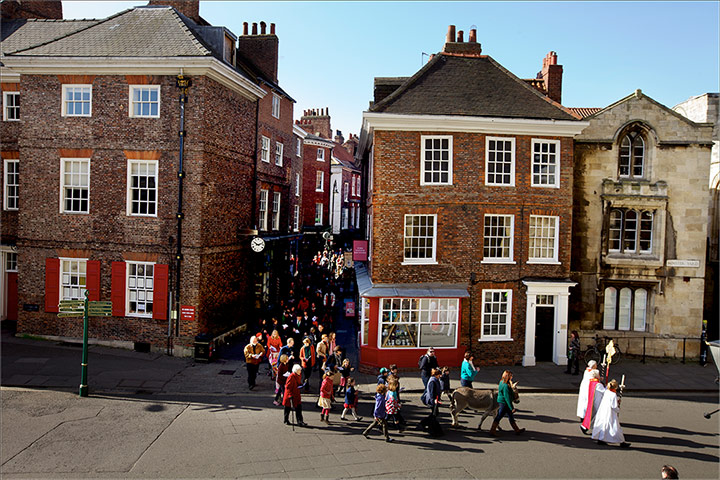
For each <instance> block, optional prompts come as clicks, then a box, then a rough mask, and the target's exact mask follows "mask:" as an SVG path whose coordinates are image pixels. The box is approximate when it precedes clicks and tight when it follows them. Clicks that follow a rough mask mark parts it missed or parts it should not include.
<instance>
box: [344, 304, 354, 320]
mask: <svg viewBox="0 0 720 480" xmlns="http://www.w3.org/2000/svg"><path fill="white" fill-rule="evenodd" d="M345 316H346V317H354V316H355V302H345Z"/></svg>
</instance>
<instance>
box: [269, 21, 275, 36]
mask: <svg viewBox="0 0 720 480" xmlns="http://www.w3.org/2000/svg"><path fill="white" fill-rule="evenodd" d="M270 35H275V24H274V23H271V24H270Z"/></svg>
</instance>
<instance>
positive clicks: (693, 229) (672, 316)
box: [570, 90, 713, 357]
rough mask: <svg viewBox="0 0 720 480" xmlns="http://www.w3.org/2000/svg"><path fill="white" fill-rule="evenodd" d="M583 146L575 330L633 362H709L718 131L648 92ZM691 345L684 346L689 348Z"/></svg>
mask: <svg viewBox="0 0 720 480" xmlns="http://www.w3.org/2000/svg"><path fill="white" fill-rule="evenodd" d="M584 113H588V114H589V115H587V116H586V120H587V121H589V123H590V124H589V125H588V126H587V127H586V128H585V129H584V130H583V131H582V133H581V134H579V135H577V136H576V137H575V171H574V176H575V180H574V208H573V216H572V217H573V254H572V278H573V279H574V280H575V281H576V282H577V283H578V286H577V287H576V288H575V289H574V290H575V291H574V294H573V295H572V297H571V299H572V302H571V321H570V326H571V328H575V329H577V330H579V331H580V334H581V338H582V339H583V340H584V341H589V340H591V338H592V337H593V336H594V335H595V334H599V335H600V336H609V337H612V338H613V339H614V340H615V343H616V344H618V345H619V346H620V348H621V349H622V351H624V352H626V353H632V354H638V355H639V354H643V350H644V351H645V353H646V354H648V355H652V356H661V357H662V356H671V357H672V356H675V357H681V356H682V355H683V352H685V354H687V355H689V356H697V355H698V353H699V349H698V348H699V342H698V339H699V338H700V332H701V328H702V319H703V316H702V315H703V295H702V292H703V288H704V278H705V253H706V238H707V223H708V204H709V199H710V195H709V193H708V176H709V170H710V158H711V153H710V152H711V148H712V145H713V141H712V125H711V124H696V123H694V122H692V121H690V120H688V119H687V118H686V117H683V116H682V115H680V114H678V113H676V112H674V111H672V110H670V109H669V108H667V107H666V106H664V105H662V104H660V103H658V102H656V101H655V100H653V99H652V98H650V97H648V96H646V95H644V94H643V93H642V92H641V91H640V90H637V91H636V92H635V93H633V94H631V95H628V96H627V97H625V98H623V99H621V100H619V101H617V102H615V103H613V104H612V105H610V106H608V107H605V108H603V109H585V112H584ZM686 338H687V339H689V341H684V339H686Z"/></svg>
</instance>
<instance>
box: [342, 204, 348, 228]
mask: <svg viewBox="0 0 720 480" xmlns="http://www.w3.org/2000/svg"><path fill="white" fill-rule="evenodd" d="M340 228H342V229H343V230H347V228H348V209H347V207H343V208H342V210H341V211H340Z"/></svg>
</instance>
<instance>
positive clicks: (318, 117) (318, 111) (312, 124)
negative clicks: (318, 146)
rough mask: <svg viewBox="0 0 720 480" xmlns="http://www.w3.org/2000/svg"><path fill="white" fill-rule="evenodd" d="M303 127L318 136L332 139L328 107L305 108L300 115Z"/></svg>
mask: <svg viewBox="0 0 720 480" xmlns="http://www.w3.org/2000/svg"><path fill="white" fill-rule="evenodd" d="M300 124H301V125H302V129H303V130H305V131H306V132H309V133H311V134H313V135H317V136H318V137H322V138H326V139H328V140H330V137H331V136H332V129H331V128H330V113H329V111H328V109H327V108H312V109H310V110H305V111H304V112H303V116H302V117H300Z"/></svg>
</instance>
